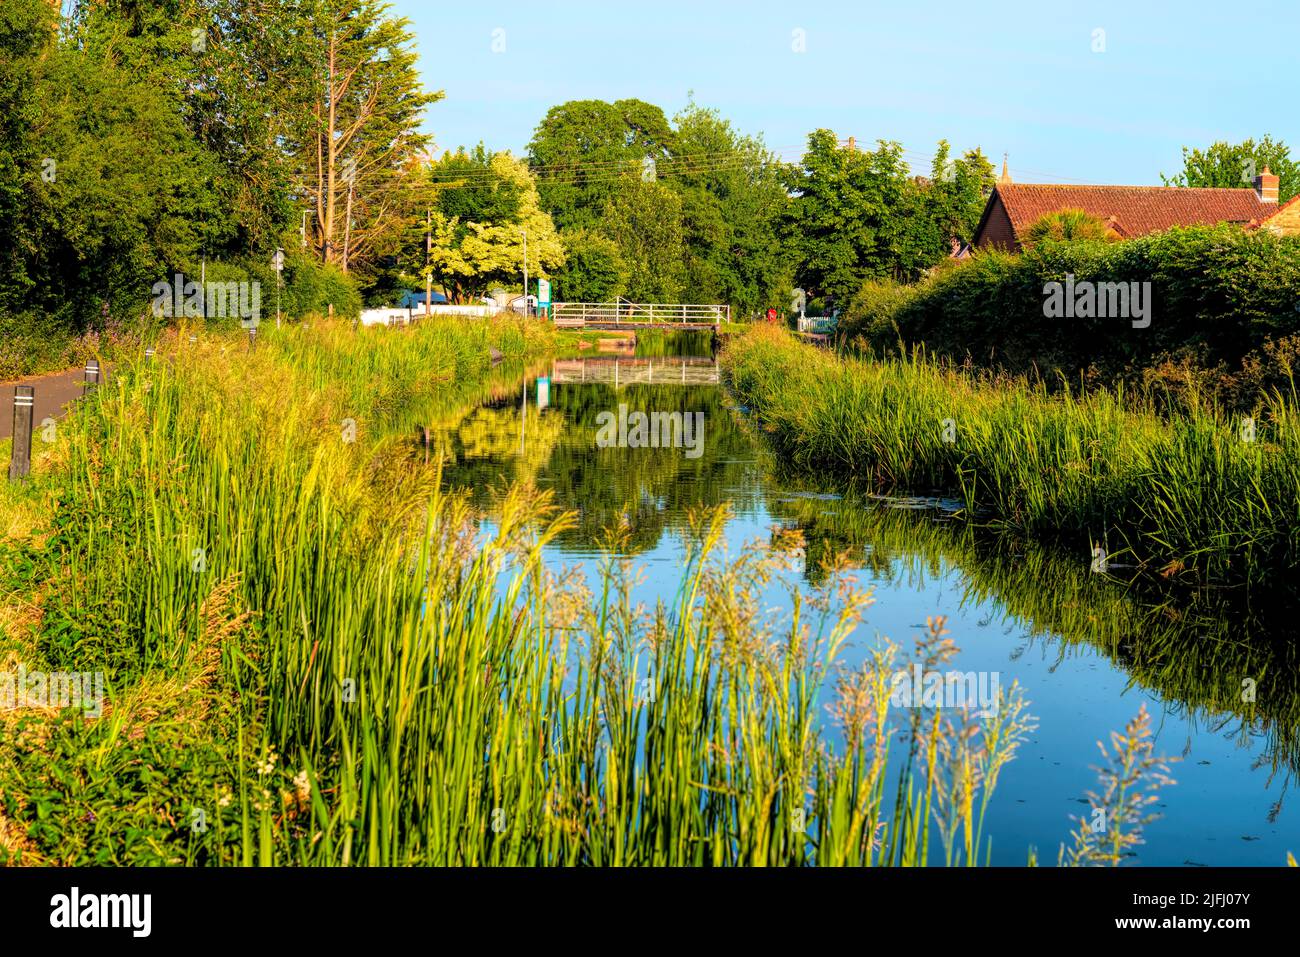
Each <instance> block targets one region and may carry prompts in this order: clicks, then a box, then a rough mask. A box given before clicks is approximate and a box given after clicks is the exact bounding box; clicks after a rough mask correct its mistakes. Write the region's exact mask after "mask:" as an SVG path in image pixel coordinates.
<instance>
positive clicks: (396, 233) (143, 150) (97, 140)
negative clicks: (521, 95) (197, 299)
mask: <svg viewBox="0 0 1300 957" xmlns="http://www.w3.org/2000/svg"><path fill="white" fill-rule="evenodd" d="M70 6H71V11H70V13H69V15H68V16H67V17H65V18H64V20H63V23H62V29H60V28H59V25H58V24H57V23H56V21H55V16H56V15H57V10H58V5H57V4H55V5H54V6H53V7H51V4H50V3H49V2H48V0H12V2H8V3H6V4H5V9H4V11H3V13H0V64H3V70H2V71H0V72H2V73H3V76H4V78H3V80H0V116H3V119H0V234H3V235H4V236H5V240H6V241H5V243H4V248H3V251H0V342H3V343H4V345H3V346H2V347H0V378H5V377H8V376H16V375H21V374H26V373H31V372H37V371H42V370H44V369H46V368H50V367H53V366H59V365H64V364H66V363H67V362H68V361H69V359H70V358H71V357H73V356H77V355H80V354H82V353H84V352H85V351H86V349H87V348H91V347H93V345H94V344H95V342H94V340H96V339H99V340H103V343H102V344H103V345H105V347H106V348H107V347H108V345H109V343H111V342H112V341H116V340H118V339H120V338H122V337H125V341H126V342H127V343H128V344H129V343H130V342H133V341H135V340H137V339H138V338H140V337H146V336H149V335H151V334H152V331H153V328H152V327H153V326H154V316H153V315H151V313H150V304H151V301H152V299H153V298H154V296H153V293H152V292H151V290H152V289H153V286H154V284H155V283H158V282H171V281H172V280H173V277H174V276H175V275H176V274H178V273H180V274H183V275H184V276H185V277H186V279H187V280H190V281H197V280H198V278H199V277H200V275H201V274H203V273H204V272H206V274H207V279H209V280H210V281H236V282H245V281H246V282H254V281H256V282H259V283H260V284H261V303H262V314H263V317H265V316H266V315H268V314H271V313H272V312H273V311H274V308H275V306H274V300H275V286H276V283H275V274H274V272H273V270H272V268H271V259H272V255H273V253H274V251H275V250H276V249H277V248H278V247H282V248H284V249H285V250H286V251H287V252H288V253H289V254H290V255H289V257H288V261H287V262H286V269H285V273H284V276H283V279H284V281H285V283H286V289H285V290H284V292H283V295H282V305H283V307H284V311H285V313H286V314H287V315H290V316H293V317H300V316H305V315H310V314H312V313H317V312H318V313H325V312H326V311H327V310H328V308H329V306H330V305H331V304H333V305H334V307H335V312H336V314H339V315H354V314H355V313H356V311H357V309H359V308H360V303H361V298H362V296H361V292H360V290H361V288H362V287H366V286H372V285H378V284H380V283H381V282H383V281H384V278H385V273H386V271H387V270H388V269H389V268H390V263H391V261H392V257H395V256H397V255H398V254H399V253H400V252H401V250H402V248H403V244H404V243H405V241H406V238H407V237H406V233H407V231H408V229H409V227H410V226H411V225H412V223H413V222H415V221H416V220H417V217H418V220H419V221H420V222H421V223H422V222H423V219H424V212H425V210H426V209H427V206H428V203H427V199H428V196H429V193H428V185H427V181H426V180H424V179H423V178H421V177H415V176H410V175H409V168H410V166H411V165H412V164H414V163H416V162H418V161H419V159H420V156H421V155H422V152H423V150H424V148H425V146H426V144H427V138H426V137H425V136H423V135H422V134H420V133H418V132H417V129H418V127H419V125H420V123H421V121H422V114H423V111H424V110H425V108H426V107H427V106H428V105H429V104H431V103H433V102H435V101H436V100H437V99H438V98H439V96H440V94H430V93H425V92H424V91H422V90H421V89H420V86H419V82H418V77H417V70H416V65H415V54H414V52H413V50H412V49H411V39H412V38H411V36H410V34H409V31H408V30H407V25H406V23H405V21H403V20H401V19H398V18H395V17H393V16H392V15H391V14H390V13H389V12H388V10H387V5H386V4H383V3H382V2H380V0H313V2H311V3H297V2H289V0H274V2H271V3H262V4H258V5H256V8H255V9H250V8H249V5H248V4H247V3H244V2H242V0H187V2H184V3H169V4H140V3H80V4H75V5H70ZM320 64H324V66H323V67H322V68H320V69H318V68H317V67H318V65H320ZM345 76H346V78H347V81H346V83H345V82H343V78H344V77H345ZM327 103H328V104H330V108H329V109H328V110H326V111H325V116H324V117H323V116H322V109H321V108H322V105H324V104H327ZM324 144H330V145H329V147H328V148H323V147H324ZM318 159H319V162H318ZM422 182H423V183H424V185H423V187H421V186H420V184H421V183H422ZM304 214H306V215H305V221H304ZM346 224H350V225H346ZM300 231H301V232H302V235H301V237H300ZM88 341H89V342H90V343H91V345H87V342H88Z"/></svg>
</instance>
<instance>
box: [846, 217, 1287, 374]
mask: <svg viewBox="0 0 1300 957" xmlns="http://www.w3.org/2000/svg"><path fill="white" fill-rule="evenodd" d="M1067 275H1073V276H1074V277H1075V281H1076V283H1077V282H1082V281H1084V280H1089V281H1092V282H1095V283H1109V282H1138V283H1144V282H1149V283H1150V284H1151V286H1150V290H1151V303H1152V313H1151V323H1150V326H1149V327H1147V328H1134V327H1133V325H1132V323H1131V322H1130V321H1128V320H1127V319H1123V318H1060V319H1057V318H1047V317H1046V316H1045V314H1044V301H1045V293H1044V287H1045V285H1046V284H1047V283H1051V282H1064V281H1065V279H1066V277H1067ZM1298 310H1300V238H1295V237H1279V236H1275V235H1272V234H1271V233H1266V232H1247V231H1245V230H1242V229H1240V228H1239V227H1236V226H1231V225H1223V226H1214V227H1207V226H1197V227H1189V228H1177V229H1171V230H1168V231H1167V232H1163V233H1155V234H1152V235H1150V236H1144V237H1141V238H1138V239H1133V240H1127V241H1124V242H1115V243H1106V242H1056V241H1046V242H1043V243H1041V244H1040V245H1039V246H1037V247H1035V248H1033V249H1029V250H1026V251H1025V252H1023V253H1019V254H1010V253H1005V252H1000V251H996V250H990V251H981V252H978V253H976V255H975V256H973V257H972V258H971V259H970V260H969V261H967V262H965V263H963V264H962V265H960V266H959V267H957V268H955V269H949V270H944V271H940V272H939V273H937V274H935V275H933V276H932V277H931V278H929V279H927V280H925V281H923V282H921V283H919V284H917V285H916V286H912V287H907V291H906V292H905V293H904V292H898V291H894V290H889V289H888V288H880V287H877V286H874V285H872V286H869V287H867V288H864V290H863V291H862V293H861V294H860V296H859V298H858V300H856V301H855V307H854V309H853V314H852V315H851V317H850V320H849V322H848V323H847V324H846V331H847V332H848V333H849V334H850V336H851V337H854V338H856V339H857V341H858V343H859V344H860V345H865V346H869V347H872V348H876V349H881V348H891V347H893V346H895V345H896V344H897V342H898V341H899V340H900V339H901V340H902V341H903V342H904V343H906V344H907V345H909V346H910V345H917V344H922V343H923V344H924V345H925V346H926V347H927V348H928V349H929V350H930V351H931V352H932V353H934V354H936V355H940V356H946V357H949V358H952V359H956V360H959V361H960V360H964V359H970V360H971V361H974V362H976V363H980V364H983V365H986V366H991V367H999V368H1003V369H1007V370H1009V371H1012V372H1035V371H1037V372H1039V373H1042V374H1044V375H1047V376H1048V377H1049V378H1051V377H1052V376H1051V373H1054V372H1055V373H1059V374H1061V375H1065V376H1067V377H1069V378H1071V379H1073V380H1075V381H1078V379H1079V377H1080V376H1083V377H1084V378H1095V379H1102V380H1105V381H1116V380H1120V379H1127V380H1131V381H1137V380H1140V379H1142V378H1144V377H1147V376H1146V372H1147V371H1148V370H1150V369H1152V368H1155V367H1159V366H1162V365H1166V364H1169V363H1172V364H1173V365H1174V366H1180V365H1181V366H1184V367H1186V368H1192V369H1199V370H1217V371H1216V372H1215V377H1217V378H1218V379H1220V380H1221V384H1223V385H1224V386H1225V387H1227V388H1229V389H1231V388H1233V387H1236V385H1237V383H1238V379H1239V378H1240V379H1241V381H1243V382H1244V381H1246V380H1247V379H1251V377H1254V380H1257V381H1259V384H1263V385H1266V386H1267V385H1279V384H1280V381H1279V377H1280V376H1284V374H1285V363H1284V362H1281V361H1279V360H1281V359H1285V353H1286V347H1285V346H1283V345H1280V344H1281V343H1284V342H1285V340H1286V339H1287V338H1288V337H1289V336H1293V335H1296V334H1300V311H1298ZM1264 372H1268V373H1269V374H1268V375H1266V376H1263V378H1262V379H1261V374H1262V373H1264ZM1241 377H1244V378H1241Z"/></svg>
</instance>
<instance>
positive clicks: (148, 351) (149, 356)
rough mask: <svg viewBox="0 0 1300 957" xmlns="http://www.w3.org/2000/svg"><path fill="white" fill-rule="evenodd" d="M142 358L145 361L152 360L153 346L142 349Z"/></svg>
mask: <svg viewBox="0 0 1300 957" xmlns="http://www.w3.org/2000/svg"><path fill="white" fill-rule="evenodd" d="M144 358H145V361H146V362H153V346H150V347H149V348H148V349H145V350H144Z"/></svg>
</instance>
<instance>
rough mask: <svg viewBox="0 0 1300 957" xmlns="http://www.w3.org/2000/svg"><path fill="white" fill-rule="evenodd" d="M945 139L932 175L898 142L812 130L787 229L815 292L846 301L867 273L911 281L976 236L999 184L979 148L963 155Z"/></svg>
mask: <svg viewBox="0 0 1300 957" xmlns="http://www.w3.org/2000/svg"><path fill="white" fill-rule="evenodd" d="M948 152H949V147H948V144H947V143H946V142H940V144H939V149H938V152H937V153H936V155H935V158H934V165H933V169H932V175H931V178H930V179H928V180H922V181H919V182H918V181H916V180H914V179H913V177H912V174H911V171H910V170H909V168H908V165H907V163H906V162H905V161H904V159H903V147H902V145H901V144H899V143H892V142H886V141H884V140H882V141H880V142H879V143H878V144H877V148H876V149H875V150H874V151H872V152H859V151H858V150H856V149H849V148H846V147H841V146H840V144H839V142H838V140H836V138H835V134H834V133H832V132H831V131H830V130H817V131H816V132H815V133H812V134H811V135H810V136H809V137H808V149H807V151H806V152H805V154H804V158H803V168H802V169H801V170H799V171H797V172H795V173H794V174H793V175H792V177H791V182H790V186H791V189H792V190H793V192H794V199H793V200H792V202H791V207H790V223H789V235H790V243H791V247H792V251H793V253H794V255H795V260H796V263H797V267H796V278H797V280H798V282H799V285H800V286H802V287H803V288H804V290H805V291H806V292H807V293H808V295H809V297H810V298H814V297H816V298H827V297H828V298H830V299H831V300H833V301H834V302H835V303H838V304H839V306H840V307H843V306H844V305H846V304H847V303H848V302H849V300H850V299H851V298H852V296H853V294H854V293H856V292H857V291H858V289H859V287H861V285H862V284H863V283H864V282H866V281H869V280H880V279H893V280H896V281H900V282H910V281H912V280H915V279H917V278H918V277H919V276H920V275H921V274H922V272H923V271H924V270H926V269H929V268H931V267H933V266H935V265H937V264H938V263H941V262H943V261H944V260H945V259H946V258H947V257H948V256H949V254H950V253H951V252H952V243H953V240H954V239H956V240H963V241H970V240H971V239H972V238H973V236H974V232H975V227H976V226H977V225H978V223H979V217H980V213H981V212H983V209H984V200H985V197H986V195H987V193H988V190H989V188H990V187H991V186H992V185H993V167H992V165H991V164H990V163H989V161H988V160H987V159H986V158H985V157H984V155H983V154H982V153H980V152H979V150H971V151H969V152H968V153H966V155H965V156H964V157H962V158H961V159H958V160H951V159H949V156H948Z"/></svg>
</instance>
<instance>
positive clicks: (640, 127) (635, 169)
mask: <svg viewBox="0 0 1300 957" xmlns="http://www.w3.org/2000/svg"><path fill="white" fill-rule="evenodd" d="M675 139H676V137H675V134H674V133H673V129H672V127H671V126H670V125H669V123H668V120H667V118H666V117H665V116H664V112H663V110H661V109H660V108H659V107H657V106H654V105H652V104H650V103H645V102H643V101H641V100H618V101H617V102H615V103H606V102H604V101H603V100H574V101H572V102H569V103H563V104H561V105H559V106H555V107H552V108H551V109H550V110H549V111H548V112H547V114H546V116H545V118H544V119H543V120H542V122H541V123H540V124H539V125H538V127H537V130H536V132H535V133H534V134H533V139H532V142H531V143H530V144H529V147H528V155H529V161H530V162H531V163H532V165H533V166H534V167H535V169H536V171H537V174H538V190H539V192H540V193H541V197H542V205H543V206H545V208H546V209H547V210H549V211H550V213H551V215H552V216H553V217H554V218H555V224H556V226H558V227H559V228H560V229H577V228H581V227H591V226H597V225H599V223H600V218H601V216H602V215H604V211H605V207H606V206H607V205H608V204H609V202H610V200H611V199H613V197H614V196H615V194H616V193H618V191H619V189H620V185H621V183H622V177H623V175H624V174H628V173H639V172H640V170H641V169H642V167H643V164H644V163H645V162H646V161H647V160H650V161H654V162H660V161H664V160H667V159H669V158H670V157H671V156H672V155H673V145H674V142H675Z"/></svg>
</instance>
